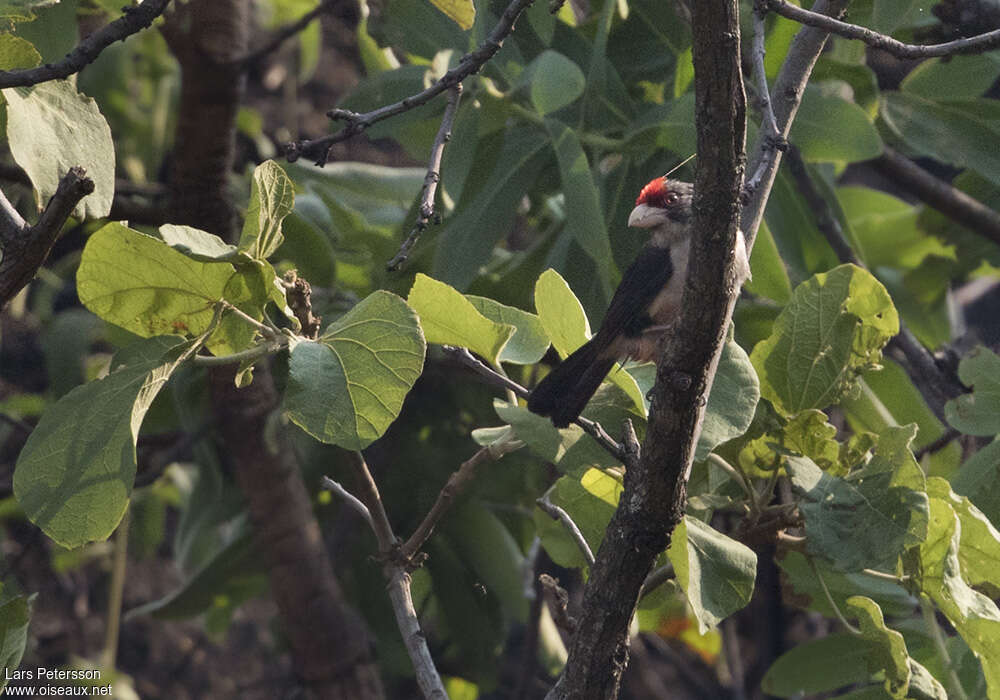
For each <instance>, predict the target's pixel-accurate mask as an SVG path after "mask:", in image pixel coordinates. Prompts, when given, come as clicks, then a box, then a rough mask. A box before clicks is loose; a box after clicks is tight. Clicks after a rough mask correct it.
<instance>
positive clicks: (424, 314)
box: [406, 273, 516, 367]
mask: <svg viewBox="0 0 1000 700" xmlns="http://www.w3.org/2000/svg"><path fill="white" fill-rule="evenodd" d="M406 303H407V304H409V305H410V308H412V309H413V310H414V311H416V312H417V315H419V316H420V325H421V327H422V328H423V329H424V337H425V338H426V339H427V342H428V343H438V344H440V345H457V346H459V347H463V348H468V349H469V350H471V351H472V352H474V353H476V354H477V355H479V356H480V357H482V358H483V359H485V360H486V361H487V362H489V363H490V364H491V365H493V366H494V367H496V366H497V365H498V364H499V362H500V359H499V358H500V354H501V353H502V352H503V349H504V347H505V346H506V345H507V341H509V340H510V339H511V337H512V336H513V335H514V333H515V332H516V328H515V327H514V326H513V325H512V324H507V323H498V322H496V321H491V320H490V319H489V318H487V317H486V316H484V315H483V314H481V313H479V311H478V310H477V309H476V307H475V305H474V304H473V303H472V302H471V301H469V300H468V299H466V298H465V297H464V296H462V294H460V293H459V292H458V291H457V290H455V289H454V288H453V287H450V286H448V285H447V284H445V283H444V282H438V281H437V280H435V279H432V278H430V277H428V276H427V275H424V274H422V273H417V277H416V279H415V280H414V281H413V287H412V288H411V289H410V295H409V296H408V297H407V299H406Z"/></svg>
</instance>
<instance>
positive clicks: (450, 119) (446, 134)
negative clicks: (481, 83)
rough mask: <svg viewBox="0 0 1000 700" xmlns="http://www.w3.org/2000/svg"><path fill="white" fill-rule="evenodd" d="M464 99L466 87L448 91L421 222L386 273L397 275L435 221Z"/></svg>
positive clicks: (426, 182) (433, 148) (422, 197)
mask: <svg viewBox="0 0 1000 700" xmlns="http://www.w3.org/2000/svg"><path fill="white" fill-rule="evenodd" d="M461 99H462V84H461V83H458V84H456V85H455V86H454V87H452V88H451V89H450V90H448V104H447V105H446V106H445V108H444V116H442V117H441V126H440V127H439V128H438V132H437V136H436V137H434V145H433V146H431V159H430V162H429V163H428V164H427V174H426V175H425V176H424V188H423V190H422V191H421V193H420V208H419V211H418V214H417V221H416V223H415V224H414V226H413V229H412V230H411V231H410V235H408V236H407V237H406V240H405V241H403V245H401V246H400V248H399V252H398V253H396V255H394V256H393V258H392V260H390V261H389V262H388V263H386V266H385V267H386V269H387V270H389V271H390V272H395V271H396V270H398V269H399V267H400V265H402V264H403V263H404V262H406V259H407V258H408V257H409V255H410V250H412V249H413V246H415V245H416V244H417V240H418V239H419V238H420V235H421V234H422V233H423V232H424V230H425V229H426V228H427V226H428V225H429V224H430V222H431V219H432V218H433V217H434V195H435V194H437V186H438V183H439V182H440V181H441V157H442V156H443V155H444V147H445V144H447V143H448V141H450V140H451V128H452V125H453V124H454V123H455V114H456V113H457V112H458V103H459V101H460V100H461Z"/></svg>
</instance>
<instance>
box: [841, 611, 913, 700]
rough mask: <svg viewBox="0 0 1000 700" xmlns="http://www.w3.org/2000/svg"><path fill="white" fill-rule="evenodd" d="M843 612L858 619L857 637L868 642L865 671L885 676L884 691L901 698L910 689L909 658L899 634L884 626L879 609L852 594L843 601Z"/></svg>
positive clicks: (904, 643) (883, 619)
mask: <svg viewBox="0 0 1000 700" xmlns="http://www.w3.org/2000/svg"><path fill="white" fill-rule="evenodd" d="M847 609H848V610H849V611H850V612H852V613H854V616H855V617H857V618H858V627H859V628H860V629H861V637H862V638H864V639H867V640H868V641H870V642H872V645H873V648H872V652H873V653H872V654H870V655H869V656H868V657H867V659H866V660H865V665H866V666H867V667H868V670H869V671H872V672H881V673H884V674H885V681H884V682H885V689H886V691H888V692H889V693H890V694H891V695H892V697H898V698H902V697H904V696H905V695H906V691H907V690H908V689H909V686H910V664H909V661H910V657H909V656H908V655H907V653H906V642H905V641H903V635H902V634H900V633H899V632H897V631H896V630H892V629H889V628H888V627H886V625H885V618H884V617H883V615H882V609H881V608H880V607H879V606H878V603H876V602H875V601H874V600H872V599H871V598H866V597H865V596H861V595H856V596H852V597H850V598H848V599H847Z"/></svg>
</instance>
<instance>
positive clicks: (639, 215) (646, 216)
mask: <svg viewBox="0 0 1000 700" xmlns="http://www.w3.org/2000/svg"><path fill="white" fill-rule="evenodd" d="M661 223H663V210H662V209H660V208H658V207H651V206H649V205H648V204H638V205H636V207H635V209H633V210H632V213H631V214H629V215H628V225H629V226H631V227H634V228H651V227H653V226H657V225H659V224H661Z"/></svg>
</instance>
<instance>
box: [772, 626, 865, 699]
mask: <svg viewBox="0 0 1000 700" xmlns="http://www.w3.org/2000/svg"><path fill="white" fill-rule="evenodd" d="M874 650H875V645H874V644H873V643H872V642H870V641H868V640H867V639H864V638H862V637H858V636H857V635H853V634H849V633H847V632H834V633H833V634H830V635H827V636H826V637H823V638H822V639H816V640H811V641H808V642H804V643H802V644H799V645H798V646H796V647H794V648H792V649H791V650H789V651H786V652H785V653H784V654H782V655H781V656H780V657H778V660H777V661H775V662H774V663H773V664H771V668H769V669H768V670H767V673H766V674H764V678H763V680H761V683H760V684H761V688H763V690H764V692H765V693H767V694H769V695H774V696H777V697H779V698H792V697H804V696H805V697H810V696H815V695H816V694H818V693H824V692H828V691H831V690H835V689H837V688H842V687H844V686H847V685H851V684H853V683H862V682H864V681H867V680H869V679H870V678H871V676H872V674H871V672H870V671H869V670H868V667H867V665H866V663H865V662H866V660H867V659H868V656H869V655H870V654H872V653H873V652H874ZM879 690H881V688H879Z"/></svg>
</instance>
